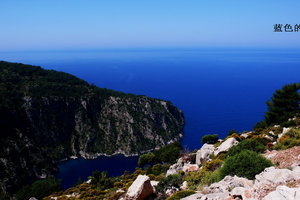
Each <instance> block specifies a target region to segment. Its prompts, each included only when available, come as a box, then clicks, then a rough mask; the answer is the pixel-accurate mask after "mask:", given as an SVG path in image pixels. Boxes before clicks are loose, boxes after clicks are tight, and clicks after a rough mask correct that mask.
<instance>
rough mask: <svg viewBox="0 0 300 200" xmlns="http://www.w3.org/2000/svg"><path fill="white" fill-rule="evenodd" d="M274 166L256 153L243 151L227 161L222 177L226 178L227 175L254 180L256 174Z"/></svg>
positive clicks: (222, 169) (222, 170)
mask: <svg viewBox="0 0 300 200" xmlns="http://www.w3.org/2000/svg"><path fill="white" fill-rule="evenodd" d="M272 165H273V164H272V162H271V161H270V160H268V159H266V158H265V157H263V156H262V155H260V154H258V153H256V152H254V151H249V150H243V151H241V152H240V153H238V154H236V155H234V156H230V157H228V158H226V159H225V161H224V166H223V167H222V168H221V176H222V178H224V177H225V176H227V175H231V176H233V175H237V176H240V177H245V178H248V179H254V178H255V175H256V174H259V173H260V172H262V171H263V170H264V169H265V168H267V167H270V166H272Z"/></svg>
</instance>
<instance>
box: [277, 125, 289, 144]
mask: <svg viewBox="0 0 300 200" xmlns="http://www.w3.org/2000/svg"><path fill="white" fill-rule="evenodd" d="M290 130H291V128H285V127H283V130H282V132H281V133H280V134H279V135H278V139H277V142H278V141H279V139H280V138H281V136H283V135H284V134H286V133H287V132H289V131H290Z"/></svg>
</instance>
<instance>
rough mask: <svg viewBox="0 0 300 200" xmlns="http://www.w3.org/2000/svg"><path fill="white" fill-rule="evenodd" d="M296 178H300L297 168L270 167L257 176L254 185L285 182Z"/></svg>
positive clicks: (257, 186)
mask: <svg viewBox="0 0 300 200" xmlns="http://www.w3.org/2000/svg"><path fill="white" fill-rule="evenodd" d="M295 180H300V173H299V171H298V169H297V168H295V171H292V170H289V169H276V168H275V167H268V168H266V169H265V170H264V171H263V172H261V173H260V174H258V175H256V176H255V183H254V187H255V188H259V187H261V186H263V185H275V184H284V183H288V182H290V181H295Z"/></svg>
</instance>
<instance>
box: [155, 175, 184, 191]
mask: <svg viewBox="0 0 300 200" xmlns="http://www.w3.org/2000/svg"><path fill="white" fill-rule="evenodd" d="M181 184H182V175H181V174H174V175H170V176H167V177H164V178H163V179H162V180H161V181H160V182H159V183H158V184H157V186H156V187H155V189H156V191H157V192H164V191H166V190H167V189H169V188H172V187H176V188H179V187H180V185H181Z"/></svg>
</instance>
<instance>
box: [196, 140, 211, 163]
mask: <svg viewBox="0 0 300 200" xmlns="http://www.w3.org/2000/svg"><path fill="white" fill-rule="evenodd" d="M214 151H215V147H214V145H213V144H204V145H203V146H202V147H201V149H199V150H198V151H197V154H196V164H197V165H202V164H203V162H205V161H208V160H209V156H210V155H211V154H212V153H213V152H214Z"/></svg>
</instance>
